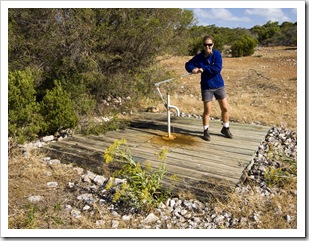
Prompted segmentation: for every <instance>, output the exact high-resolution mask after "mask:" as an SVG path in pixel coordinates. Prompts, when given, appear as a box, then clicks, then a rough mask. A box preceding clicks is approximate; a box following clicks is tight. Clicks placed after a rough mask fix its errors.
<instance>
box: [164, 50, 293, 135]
mask: <svg viewBox="0 0 309 241" xmlns="http://www.w3.org/2000/svg"><path fill="white" fill-rule="evenodd" d="M191 57H192V56H185V57H166V58H165V59H164V60H162V64H163V66H165V68H167V69H169V70H170V71H173V72H174V74H175V76H181V75H183V74H185V73H186V70H185V68H184V65H185V63H186V62H187V61H188V60H189V59H190V58H191ZM221 74H222V76H223V78H224V81H225V85H226V90H227V94H228V101H229V106H230V119H231V121H237V122H241V123H258V124H262V125H269V126H272V125H276V126H280V127H287V128H291V129H294V130H296V127H297V49H296V48H287V47H264V48H257V49H256V50H255V53H254V54H253V55H252V56H249V57H241V58H231V57H226V56H223V69H222V72H221ZM173 82H174V83H173V90H175V92H173V94H171V104H172V105H176V106H177V107H178V108H179V109H180V111H181V112H187V113H191V114H202V112H203V108H202V107H203V105H202V102H201V97H200V84H199V83H200V75H199V74H197V75H190V76H186V77H182V78H178V79H175V81H173ZM161 88H162V89H163V91H164V86H162V87H160V89H161ZM163 91H162V92H163ZM159 107H160V109H162V110H164V106H163V105H159ZM211 116H212V117H214V118H220V108H219V105H218V103H217V102H214V104H213V110H212V115H211Z"/></svg>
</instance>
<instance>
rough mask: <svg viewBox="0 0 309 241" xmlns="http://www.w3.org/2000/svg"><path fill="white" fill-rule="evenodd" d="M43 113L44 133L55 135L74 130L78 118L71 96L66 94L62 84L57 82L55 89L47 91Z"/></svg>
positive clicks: (42, 106)
mask: <svg viewBox="0 0 309 241" xmlns="http://www.w3.org/2000/svg"><path fill="white" fill-rule="evenodd" d="M41 113H42V116H43V117H44V120H45V123H44V129H43V132H44V133H51V134H54V133H55V132H56V131H58V130H61V129H65V128H74V127H76V125H77V122H78V117H77V114H76V112H75V109H74V104H73V103H72V100H71V98H70V94H69V93H67V92H64V91H63V89H62V86H61V84H60V82H58V81H55V87H54V88H53V89H52V90H47V94H46V95H45V96H44V98H43V100H42V104H41Z"/></svg>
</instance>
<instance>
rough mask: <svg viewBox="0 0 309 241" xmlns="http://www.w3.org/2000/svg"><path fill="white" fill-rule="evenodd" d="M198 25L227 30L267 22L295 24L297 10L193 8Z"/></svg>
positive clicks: (248, 27) (250, 26)
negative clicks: (225, 28) (214, 26)
mask: <svg viewBox="0 0 309 241" xmlns="http://www.w3.org/2000/svg"><path fill="white" fill-rule="evenodd" d="M190 10H192V11H193V13H194V16H195V17H196V19H197V20H198V25H204V26H207V25H216V26H217V27H227V28H238V27H239V28H247V29H250V28H252V27H254V26H256V25H264V24H266V23H267V22H268V21H272V22H278V23H279V24H281V23H282V22H285V21H286V22H293V23H294V22H297V8H194V9H192V8H191V9H190Z"/></svg>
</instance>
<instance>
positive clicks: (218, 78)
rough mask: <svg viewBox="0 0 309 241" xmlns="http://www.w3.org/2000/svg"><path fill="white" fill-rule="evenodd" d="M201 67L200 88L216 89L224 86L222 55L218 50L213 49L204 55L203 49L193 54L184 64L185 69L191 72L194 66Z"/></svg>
mask: <svg viewBox="0 0 309 241" xmlns="http://www.w3.org/2000/svg"><path fill="white" fill-rule="evenodd" d="M196 67H197V68H202V69H203V71H204V72H203V73H202V74H201V88H202V89H203V90H205V89H217V88H220V87H223V86H224V80H223V78H222V75H221V70H222V56H221V53H220V52H219V51H218V50H215V49H214V50H213V51H212V54H210V55H209V56H207V57H206V55H205V51H202V52H201V53H199V54H197V55H195V56H194V57H193V58H192V59H191V60H189V61H188V62H187V63H186V64H185V68H186V70H187V71H188V72H189V73H191V72H192V70H193V69H194V68H196Z"/></svg>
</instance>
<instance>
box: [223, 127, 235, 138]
mask: <svg viewBox="0 0 309 241" xmlns="http://www.w3.org/2000/svg"><path fill="white" fill-rule="evenodd" d="M221 133H222V134H223V135H224V136H225V137H226V138H233V135H232V133H231V132H230V128H229V127H224V126H223V127H222V129H221Z"/></svg>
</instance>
